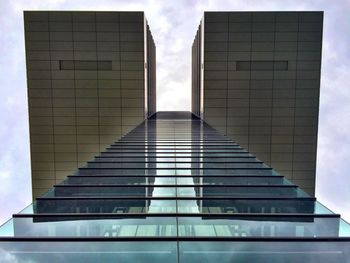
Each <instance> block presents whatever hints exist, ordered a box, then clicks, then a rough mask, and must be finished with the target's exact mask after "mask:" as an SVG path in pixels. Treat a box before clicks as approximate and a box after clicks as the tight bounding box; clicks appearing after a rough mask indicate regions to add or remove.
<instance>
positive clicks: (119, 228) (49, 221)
mask: <svg viewBox="0 0 350 263" xmlns="http://www.w3.org/2000/svg"><path fill="white" fill-rule="evenodd" d="M13 221H14V222H13V236H16V237H25V236H28V237H30V236H33V237H34V236H59V237H68V236H70V237H89V236H91V237H121V236H123V237H125V236H129V237H131V236H175V235H177V230H176V228H177V226H176V218H175V217H137V218H135V217H119V218H118V217H109V218H108V217H107V218H104V216H89V215H86V216H84V217H82V216H69V217H67V216H59V215H58V216H47V217H45V216H44V217H43V216H40V217H34V218H33V217H15V218H14V219H13Z"/></svg>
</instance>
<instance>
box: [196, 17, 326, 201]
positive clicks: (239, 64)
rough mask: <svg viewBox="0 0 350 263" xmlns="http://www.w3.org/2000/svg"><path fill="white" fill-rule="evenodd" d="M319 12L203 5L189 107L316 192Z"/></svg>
mask: <svg viewBox="0 0 350 263" xmlns="http://www.w3.org/2000/svg"><path fill="white" fill-rule="evenodd" d="M322 27H323V12H205V13H204V16H203V19H202V21H201V23H200V26H199V29H198V32H197V35H196V38H195V41H194V43H193V46H192V67H193V69H192V72H193V74H192V112H194V113H195V114H196V115H197V116H200V117H201V118H202V119H203V120H205V121H206V122H207V123H208V124H210V125H212V126H213V127H214V128H216V129H218V130H219V131H221V132H222V133H223V134H226V135H227V136H229V137H231V138H233V139H234V140H235V141H237V142H238V143H239V144H240V145H241V146H242V147H244V148H246V149H247V150H249V151H250V152H251V153H253V154H255V155H256V156H257V157H258V158H259V159H260V160H262V161H264V162H265V163H266V164H268V165H270V166H272V167H273V168H274V169H276V170H277V171H278V172H280V173H281V174H283V175H284V176H285V177H286V178H288V179H289V180H291V181H292V182H294V183H295V184H297V185H299V186H300V187H301V188H302V189H304V190H305V191H307V192H308V193H309V194H311V195H314V193H315V173H316V171H315V169H316V150H317V127H318V108H319V90H320V69H321V50H322V48H321V47H322Z"/></svg>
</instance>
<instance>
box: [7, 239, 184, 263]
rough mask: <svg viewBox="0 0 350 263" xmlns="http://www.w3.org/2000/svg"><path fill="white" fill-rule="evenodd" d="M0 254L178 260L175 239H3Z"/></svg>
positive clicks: (83, 262)
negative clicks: (7, 240)
mask: <svg viewBox="0 0 350 263" xmlns="http://www.w3.org/2000/svg"><path fill="white" fill-rule="evenodd" d="M0 258H1V260H2V262H4V263H14V262H16V263H17V262H18V263H28V262H35V263H47V262H50V263H61V262H74V263H90V262H91V263H92V262H118V263H135V262H152V263H164V262H168V263H177V262H178V259H177V243H176V242H156V241H155V242H140V241H133V242H122V241H108V242H98V241H90V242H86V241H62V242H58V241H56V242H53V241H37V242H5V241H0Z"/></svg>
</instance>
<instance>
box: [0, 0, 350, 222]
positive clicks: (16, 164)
mask: <svg viewBox="0 0 350 263" xmlns="http://www.w3.org/2000/svg"><path fill="white" fill-rule="evenodd" d="M36 9H41V10H68V9H72V10H84V9H85V10H140V11H145V12H146V16H147V19H148V22H149V24H150V27H151V30H152V33H153V36H154V38H155V41H156V45H157V79H158V82H157V84H158V110H175V109H176V110H189V109H190V84H191V81H190V74H191V68H190V65H191V61H190V50H191V45H192V41H193V37H194V34H195V32H196V30H197V27H198V24H199V20H200V19H201V17H202V15H203V13H202V12H203V11H204V10H230V11H234V10H325V26H324V53H323V70H322V88H321V104H320V128H319V134H320V136H319V148H318V166H317V195H318V196H320V199H321V201H324V202H325V203H326V204H327V205H329V206H330V208H332V209H336V210H337V211H340V212H342V213H343V214H344V215H346V218H347V219H348V220H349V219H350V212H349V211H350V207H349V205H348V204H349V198H350V196H349V191H348V190H347V189H348V187H347V186H348V185H349V183H350V179H349V178H350V177H349V176H348V175H347V174H348V166H347V162H348V159H349V156H350V150H349V149H350V147H349V145H350V141H349V135H348V127H350V107H349V105H350V103H349V102H350V97H349V94H350V89H349V87H348V84H347V83H348V75H349V66H350V65H349V62H348V61H349V58H350V50H349V49H348V46H349V42H350V41H349V38H350V32H349V30H350V25H349V19H348V14H349V12H350V3H349V1H345V0H344V1H339V0H338V1H336V2H334V1H333V2H332V1H326V0H320V1H312V0H305V1H302V2H301V1H298V2H297V4H296V1H295V0H286V1H279V0H269V1H260V0H245V1H243V0H242V1H237V0H234V1H233V0H232V1H219V0H206V1H205V0H204V1H194V0H192V1H191V0H188V1H186V0H178V1H176V2H174V1H166V0H165V1H158V0H148V1H137V0H128V1H124V0H123V1H121V0H119V1H116V0H113V1H112V0H99V1H95V0H94V1H92V0H74V1H67V0H59V1H50V0H46V1H36V0H26V1H25V0H18V1H0V23H1V27H0V30H1V31H0V43H1V45H0V52H1V56H0V69H1V71H0V72H1V78H0V89H1V94H2V96H1V97H0V114H1V115H0V119H1V126H0V142H1V145H2V147H1V149H2V151H1V153H0V156H1V158H0V176H1V175H2V176H3V177H5V179H4V181H2V183H1V184H0V192H1V195H2V198H1V200H4V201H1V207H2V212H1V217H0V221H3V220H4V219H5V218H8V217H9V216H10V214H11V213H14V212H17V211H18V210H19V209H20V208H22V207H24V206H25V205H26V204H27V203H29V202H30V199H31V197H30V190H29V189H30V164H29V143H28V141H29V139H28V138H29V136H28V120H27V118H28V117H27V100H26V86H25V65H24V57H25V55H24V44H23V18H22V11H23V10H36ZM7 163H12V165H10V166H7ZM5 164H6V165H5ZM14 197H17V198H14Z"/></svg>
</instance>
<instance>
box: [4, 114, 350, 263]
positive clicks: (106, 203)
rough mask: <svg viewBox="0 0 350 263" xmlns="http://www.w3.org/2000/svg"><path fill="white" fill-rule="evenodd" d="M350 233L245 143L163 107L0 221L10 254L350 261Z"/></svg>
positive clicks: (42, 258)
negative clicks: (248, 149) (251, 150)
mask: <svg viewBox="0 0 350 263" xmlns="http://www.w3.org/2000/svg"><path fill="white" fill-rule="evenodd" d="M349 242H350V226H349V225H348V224H347V223H346V222H345V221H343V220H342V219H341V218H340V215H338V214H334V213H332V212H331V211H330V210H328V209H327V208H325V207H324V206H322V205H321V204H320V203H318V202H317V201H316V199H315V198H313V197H311V196H309V195H308V194H306V193H305V192H304V191H302V190H301V189H300V188H298V187H297V186H296V185H294V184H292V183H291V182H290V181H289V180H287V179H285V178H284V177H283V176H281V175H279V174H278V173H277V172H276V171H274V170H273V169H272V168H270V167H269V166H267V165H265V164H264V163H263V162H261V161H259V160H258V159H257V158H256V157H255V156H254V155H252V154H251V153H249V152H248V151H246V150H245V149H243V148H242V147H240V146H239V145H238V144H237V143H235V142H233V141H232V140H231V139H229V138H228V137H226V136H223V135H221V134H220V133H219V132H218V131H217V130H215V129H213V128H212V127H210V126H209V125H207V124H206V123H205V122H204V121H202V120H200V119H199V118H197V117H195V116H194V115H192V114H191V113H190V112H157V113H156V114H155V115H153V116H152V117H151V118H149V119H148V120H146V121H145V122H143V123H142V124H140V125H139V126H137V127H136V128H135V129H134V130H132V131H131V132H130V133H128V134H127V135H126V136H123V137H122V138H121V139H120V140H118V141H117V142H115V143H112V144H111V145H110V146H109V147H108V148H107V149H106V150H104V151H102V152H101V153H99V154H98V155H96V156H95V158H94V159H93V160H92V161H89V162H88V163H87V164H86V165H85V166H83V167H81V168H79V169H78V170H77V171H76V173H75V174H74V175H71V176H68V177H67V178H66V179H65V180H64V181H62V182H61V183H59V184H56V185H55V186H54V188H52V189H51V190H50V191H49V192H48V193H46V194H45V195H44V196H41V197H39V198H37V199H36V201H35V202H34V203H33V204H32V205H30V206H29V207H27V208H25V209H24V210H23V211H21V212H20V213H19V214H15V215H14V216H13V218H12V219H11V220H10V221H9V222H7V223H6V224H5V225H3V226H2V227H0V258H1V259H2V260H3V262H6V263H7V262H11V263H12V262H36V263H41V262H45V263H46V262H62V261H64V262H125V263H129V262H130V263H131V262H132V263H134V262H165V261H166V262H173V263H182V262H184V263H185V262H191V263H192V262H201V263H202V262H204V263H212V262H218V260H220V262H225V263H226V262H227V263H231V262H276V263H282V262H316V260H317V262H321V263H323V262H327V263H328V262H340V263H347V262H349V258H350V251H349ZM4 259H5V261H4Z"/></svg>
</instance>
